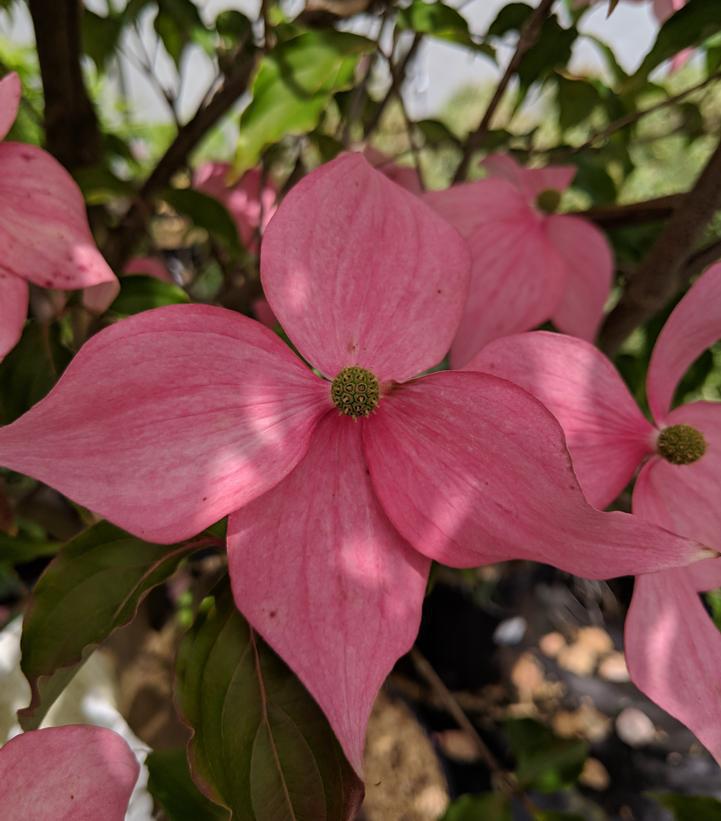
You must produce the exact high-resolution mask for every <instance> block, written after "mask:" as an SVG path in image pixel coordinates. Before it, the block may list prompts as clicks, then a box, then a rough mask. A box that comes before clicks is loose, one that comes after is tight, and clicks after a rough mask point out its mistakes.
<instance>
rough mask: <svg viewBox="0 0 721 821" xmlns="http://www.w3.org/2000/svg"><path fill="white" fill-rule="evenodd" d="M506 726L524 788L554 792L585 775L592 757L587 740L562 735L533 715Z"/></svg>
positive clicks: (514, 720) (509, 722)
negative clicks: (561, 736)
mask: <svg viewBox="0 0 721 821" xmlns="http://www.w3.org/2000/svg"><path fill="white" fill-rule="evenodd" d="M505 729H506V735H507V737H508V741H509V744H510V747H511V750H512V751H513V754H514V756H515V757H516V761H517V767H516V775H517V776H518V781H519V783H520V784H521V786H522V787H523V788H526V789H534V790H538V791H539V792H554V791H555V790H559V789H561V788H563V787H566V786H569V785H571V784H573V783H574V782H575V781H576V779H577V778H578V776H579V775H580V774H581V770H582V769H583V764H584V762H585V760H586V758H587V756H588V744H587V743H586V742H585V741H580V740H576V739H569V738H558V737H556V736H555V735H554V734H553V733H552V732H551V730H549V729H548V727H545V726H544V725H543V724H539V723H538V722H537V721H534V720H533V719H530V718H520V719H512V720H509V721H507V722H506V725H505Z"/></svg>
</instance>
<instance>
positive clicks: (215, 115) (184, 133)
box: [103, 53, 255, 271]
mask: <svg viewBox="0 0 721 821" xmlns="http://www.w3.org/2000/svg"><path fill="white" fill-rule="evenodd" d="M254 66H255V55H254V54H247V53H244V54H241V56H240V57H239V58H238V59H237V61H235V63H234V67H233V70H232V72H231V73H230V74H228V75H226V77H225V80H224V81H223V83H222V85H221V86H220V88H219V89H218V90H217V91H216V92H215V94H213V95H212V96H211V97H210V99H208V100H207V102H204V103H202V104H201V106H200V108H198V110H197V111H196V113H195V115H194V116H193V117H192V119H190V120H189V121H188V122H187V123H186V124H185V125H184V126H182V127H181V128H180V129H179V130H178V133H177V135H176V137H175V139H174V140H173V142H172V143H171V144H170V146H169V148H168V150H167V151H166V152H165V154H163V156H162V157H161V158H160V160H159V161H158V164H157V165H156V166H155V168H154V169H153V171H152V172H151V173H150V175H149V177H148V178H147V179H146V180H145V182H144V183H143V185H142V187H141V189H140V191H139V192H138V194H137V196H136V198H135V200H134V202H133V204H132V205H131V206H130V208H129V209H128V211H127V212H126V214H125V216H124V217H123V218H122V219H121V221H120V223H119V224H118V225H117V227H116V228H115V229H114V230H113V231H111V232H110V234H109V235H108V238H107V240H106V242H105V244H104V247H103V254H104V256H105V258H106V259H107V261H108V263H109V264H110V266H111V267H112V268H114V269H115V270H116V271H117V270H120V269H121V268H122V267H123V264H124V263H125V262H126V261H127V260H128V258H129V257H130V256H131V255H132V253H133V250H134V248H135V246H136V244H137V242H138V240H139V239H140V238H141V236H142V234H143V232H144V229H145V227H146V225H147V223H148V220H149V218H150V215H151V213H152V209H151V206H152V202H153V199H154V198H155V196H156V195H157V194H158V193H159V192H160V191H162V190H163V188H165V187H166V186H167V185H168V184H169V183H170V181H171V179H172V177H173V175H174V174H176V173H177V172H178V171H179V170H180V169H181V168H183V167H184V166H185V165H186V164H187V162H188V158H189V156H190V153H191V152H192V151H193V149H195V148H196V146H197V145H198V144H199V143H200V141H201V140H202V139H203V137H204V136H205V135H206V134H207V133H208V131H209V130H210V129H211V128H212V127H213V126H214V125H215V124H216V123H218V122H219V120H220V119H221V118H222V117H223V116H224V115H225V114H226V113H227V112H228V111H229V110H230V108H231V107H232V105H233V104H234V103H235V101H236V100H237V99H238V97H240V95H241V94H242V93H243V92H244V91H245V90H246V89H247V87H248V83H249V81H250V77H251V75H252V73H253V68H254Z"/></svg>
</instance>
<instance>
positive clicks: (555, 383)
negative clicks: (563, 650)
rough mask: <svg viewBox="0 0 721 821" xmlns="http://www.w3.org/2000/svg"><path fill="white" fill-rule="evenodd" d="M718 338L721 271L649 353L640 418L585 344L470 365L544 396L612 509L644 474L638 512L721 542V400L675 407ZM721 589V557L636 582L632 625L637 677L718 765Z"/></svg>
mask: <svg viewBox="0 0 721 821" xmlns="http://www.w3.org/2000/svg"><path fill="white" fill-rule="evenodd" d="M720 337H721V263H719V264H716V265H714V266H712V267H711V268H709V269H708V270H707V271H706V272H705V273H704V274H703V275H702V276H701V277H699V279H698V280H697V282H696V283H695V284H694V285H693V287H692V288H691V289H690V290H689V292H688V293H687V294H686V296H685V297H684V298H683V299H682V300H681V302H679V304H678V305H677V306H676V308H675V310H674V311H673V313H672V314H671V316H670V317H669V319H668V321H667V322H666V324H665V326H664V328H663V330H662V331H661V334H660V335H659V337H658V340H657V342H656V346H655V348H654V350H653V355H652V357H651V363H650V366H649V370H648V376H647V381H646V393H647V397H648V403H649V407H650V409H651V413H652V414H653V418H654V420H655V422H654V424H651V423H649V422H648V421H647V420H646V419H645V418H644V417H643V415H642V414H641V412H640V410H639V409H638V407H637V405H636V403H635V401H634V400H633V398H632V397H631V395H630V393H629V392H628V389H627V388H626V386H625V384H624V383H623V381H622V379H621V377H620V376H619V374H618V373H617V371H616V370H615V368H614V367H613V365H612V364H611V363H610V362H609V360H608V359H606V357H605V356H604V355H603V354H602V353H600V351H598V350H597V349H596V348H594V347H593V346H591V345H589V344H588V343H586V342H583V341H581V340H579V339H573V338H571V337H567V336H561V335H560V334H549V333H541V332H539V333H533V334H522V335H519V336H512V337H507V338H506V339H499V340H496V341H495V342H492V343H491V344H490V345H488V346H487V347H486V348H485V349H484V350H483V351H482V352H481V353H480V354H479V355H478V356H477V357H476V358H475V359H473V360H472V362H471V363H470V364H469V366H468V367H469V368H470V369H472V370H474V371H483V372H485V373H492V374H495V375H497V376H501V377H503V378H504V379H509V380H511V381H512V382H514V383H516V384H518V385H520V386H522V387H524V388H525V389H526V390H528V391H530V392H531V393H533V394H534V395H535V396H537V397H538V398H539V399H540V400H541V401H542V402H543V403H544V405H546V406H547V407H548V408H549V409H550V410H551V412H552V413H553V414H554V415H555V416H556V418H557V419H558V421H559V422H560V423H561V425H562V427H563V429H564V431H565V433H566V441H567V442H568V448H569V451H570V452H571V456H572V458H573V464H574V468H575V470H576V474H577V475H578V479H579V481H580V482H581V486H582V487H583V489H584V492H585V493H586V495H587V496H588V498H589V499H590V500H591V502H592V503H593V504H595V505H596V506H597V507H600V508H602V507H605V506H606V505H607V504H609V503H610V502H611V501H612V500H613V499H615V498H616V496H617V495H618V494H619V493H620V491H621V490H622V489H623V488H624V487H625V486H626V485H627V484H628V482H629V481H630V480H631V479H632V478H633V476H634V474H636V472H637V471H640V472H639V473H638V476H637V478H636V484H635V486H634V490H633V511H634V514H635V515H638V516H640V517H642V518H643V519H645V520H647V521H652V522H655V523H656V524H659V525H661V526H663V527H668V528H670V529H672V530H673V531H674V532H676V533H685V534H687V535H688V536H690V537H692V538H695V539H699V540H701V541H703V542H704V543H706V544H713V545H719V544H721V403H720V402H692V403H689V404H686V405H681V406H680V407H677V408H674V409H671V405H672V399H673V395H674V392H675V390H676V387H677V386H678V383H679V382H680V380H681V377H682V376H683V374H684V372H685V371H686V370H687V369H688V368H689V366H690V365H691V364H692V363H693V362H694V360H695V359H696V358H697V357H698V356H699V355H700V354H701V353H702V352H703V351H704V350H705V349H706V348H708V347H709V346H710V345H712V344H713V343H714V342H716V340H717V339H719V338H720ZM719 586H721V559H713V560H711V561H706V562H701V563H699V564H698V565H695V566H694V567H689V568H682V569H675V570H667V571H664V572H662V573H654V574H651V575H647V576H641V577H639V578H638V579H637V580H636V585H635V588H634V593H633V601H632V604H631V609H630V611H629V614H628V619H627V622H626V655H627V660H628V667H629V671H630V673H631V678H632V680H633V681H634V682H635V683H636V685H637V686H638V687H639V688H640V689H641V690H643V691H644V692H645V693H646V694H647V695H648V696H649V698H651V699H653V700H654V701H655V702H656V703H657V704H659V705H660V706H661V707H663V708H664V709H665V710H667V711H668V712H669V713H671V715H673V716H675V717H676V718H677V719H679V720H680V721H682V722H683V723H684V724H686V725H687V726H688V727H689V728H690V729H691V730H692V731H693V732H694V733H695V734H696V735H697V736H698V738H699V740H700V741H701V742H703V744H705V745H706V747H708V749H709V750H710V751H711V753H712V754H713V755H714V756H715V757H716V759H717V760H718V761H719V762H720V763H721V697H720V696H719V682H721V633H719V631H718V629H717V628H716V626H715V625H714V624H713V622H712V621H711V618H710V617H709V615H708V614H707V612H706V610H705V609H704V607H703V605H702V603H701V601H700V600H699V596H698V591H704V590H711V589H713V588H716V587H719Z"/></svg>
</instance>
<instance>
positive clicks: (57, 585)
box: [18, 522, 197, 730]
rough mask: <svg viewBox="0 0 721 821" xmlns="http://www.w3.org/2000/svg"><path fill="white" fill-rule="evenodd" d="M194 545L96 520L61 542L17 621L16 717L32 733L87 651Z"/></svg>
mask: <svg viewBox="0 0 721 821" xmlns="http://www.w3.org/2000/svg"><path fill="white" fill-rule="evenodd" d="M196 548H197V544H194V543H192V542H186V543H182V544H179V545H178V544H176V545H157V544H149V543H148V542H143V541H141V540H140V539H136V538H135V537H134V536H130V535H128V534H127V533H125V532H124V531H122V530H120V529H119V528H117V527H114V526H113V525H111V524H109V523H108V522H100V523H99V524H97V525H94V526H93V527H90V528H88V529H87V530H85V531H83V532H82V533H80V534H79V535H78V536H76V537H75V538H74V539H72V540H71V541H69V542H67V543H66V544H65V545H64V546H63V548H62V549H61V550H60V552H59V553H58V555H57V556H56V557H55V559H53V561H52V562H51V563H50V564H49V565H48V567H47V568H46V569H45V572H44V573H43V574H42V576H41V577H40V579H39V580H38V582H37V584H36V585H35V589H34V590H33V597H32V602H31V605H30V608H29V609H28V612H27V614H26V616H25V620H24V622H23V632H22V638H21V642H20V646H21V650H22V662H21V667H22V671H23V673H24V674H25V677H26V678H27V680H28V682H29V683H30V687H31V690H32V700H31V702H30V705H29V706H28V707H26V708H25V709H23V710H21V711H20V713H19V714H18V717H19V718H20V723H21V724H22V726H23V728H24V729H26V730H30V729H35V728H36V727H37V726H38V725H39V724H40V722H41V721H42V719H43V717H44V716H45V714H46V712H47V711H48V709H49V708H50V706H51V705H52V704H53V702H54V701H55V699H56V698H57V697H58V695H59V694H60V693H61V692H62V691H63V689H64V688H65V687H66V685H67V684H68V682H69V681H70V680H71V679H72V677H73V676H74V675H75V673H76V672H77V670H78V668H79V667H80V665H81V664H82V663H83V661H85V659H86V658H87V657H88V655H89V654H90V652H91V651H92V650H93V648H94V647H95V646H96V645H97V644H98V643H99V642H101V641H102V640H103V639H104V638H106V637H107V636H108V635H109V634H110V633H112V632H113V630H115V629H116V628H118V627H120V626H121V625H123V624H126V623H127V622H129V621H130V620H131V619H132V617H133V615H134V614H135V611H136V610H137V608H138V605H139V604H140V602H141V601H142V599H143V597H144V596H145V594H146V593H147V592H148V591H149V590H150V589H151V588H153V587H155V586H156V585H159V584H161V583H162V582H164V581H165V580H166V579H167V578H168V577H169V576H171V575H172V574H173V573H174V572H175V570H176V569H177V567H178V565H179V564H180V562H181V561H182V560H183V559H184V558H185V557H186V556H187V555H188V554H189V553H191V552H192V551H193V550H195V549H196Z"/></svg>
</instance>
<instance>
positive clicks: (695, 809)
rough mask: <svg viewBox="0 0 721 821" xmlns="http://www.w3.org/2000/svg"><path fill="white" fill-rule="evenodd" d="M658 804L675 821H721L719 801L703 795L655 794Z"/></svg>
mask: <svg viewBox="0 0 721 821" xmlns="http://www.w3.org/2000/svg"><path fill="white" fill-rule="evenodd" d="M653 797H654V798H655V799H656V801H658V802H659V804H662V805H663V806H664V807H666V809H667V810H670V811H671V812H672V813H673V817H674V819H675V821H721V801H719V800H718V799H717V798H711V797H710V796H705V795H683V794H681V793H666V794H659V793H656V794H655V795H654V796H653Z"/></svg>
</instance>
